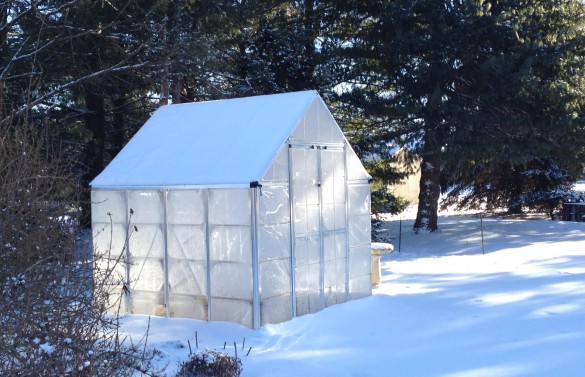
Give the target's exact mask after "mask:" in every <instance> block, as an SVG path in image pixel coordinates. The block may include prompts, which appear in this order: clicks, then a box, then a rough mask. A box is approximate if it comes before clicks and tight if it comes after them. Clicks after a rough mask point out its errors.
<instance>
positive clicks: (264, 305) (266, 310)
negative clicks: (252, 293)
mask: <svg viewBox="0 0 585 377" xmlns="http://www.w3.org/2000/svg"><path fill="white" fill-rule="evenodd" d="M260 318H261V319H262V323H261V324H260V325H265V324H268V323H281V322H284V321H288V320H289V319H291V318H292V300H291V295H290V294H287V295H282V296H277V297H273V298H270V299H263V300H262V302H261V304H260Z"/></svg>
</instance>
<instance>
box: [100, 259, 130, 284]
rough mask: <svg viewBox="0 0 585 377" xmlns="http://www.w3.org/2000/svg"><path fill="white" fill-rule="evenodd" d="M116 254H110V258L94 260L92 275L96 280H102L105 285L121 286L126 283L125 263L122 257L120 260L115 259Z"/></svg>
mask: <svg viewBox="0 0 585 377" xmlns="http://www.w3.org/2000/svg"><path fill="white" fill-rule="evenodd" d="M118 256H119V254H118V255H112V257H111V258H107V257H103V258H99V259H97V260H96V262H95V269H94V276H95V277H96V280H97V281H103V282H105V284H106V285H111V286H122V285H123V284H124V283H126V265H125V264H124V258H122V260H121V262H118V261H117V257H118Z"/></svg>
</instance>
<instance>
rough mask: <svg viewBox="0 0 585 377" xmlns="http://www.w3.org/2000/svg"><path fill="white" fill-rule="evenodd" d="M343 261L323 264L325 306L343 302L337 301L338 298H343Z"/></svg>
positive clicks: (344, 275) (344, 277)
mask: <svg viewBox="0 0 585 377" xmlns="http://www.w3.org/2000/svg"><path fill="white" fill-rule="evenodd" d="M345 271H346V270H345V259H339V260H336V261H328V262H326V263H325V271H324V274H325V275H324V280H325V305H326V306H329V305H333V304H338V303H340V302H343V301H345V299H344V300H343V301H340V300H339V297H340V296H345V293H346V289H345V282H346V273H345Z"/></svg>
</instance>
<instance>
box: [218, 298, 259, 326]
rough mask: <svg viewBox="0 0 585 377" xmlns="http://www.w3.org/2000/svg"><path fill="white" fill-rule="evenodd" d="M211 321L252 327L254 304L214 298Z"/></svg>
mask: <svg viewBox="0 0 585 377" xmlns="http://www.w3.org/2000/svg"><path fill="white" fill-rule="evenodd" d="M211 320H212V321H226V322H235V323H239V324H241V325H244V326H248V327H252V325H253V311H252V302H251V301H241V300H229V299H221V298H213V300H212V301H211Z"/></svg>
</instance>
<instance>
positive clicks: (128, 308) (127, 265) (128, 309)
mask: <svg viewBox="0 0 585 377" xmlns="http://www.w3.org/2000/svg"><path fill="white" fill-rule="evenodd" d="M124 196H125V197H126V224H127V225H126V240H125V245H124V246H126V255H125V256H124V267H125V270H126V279H125V281H124V284H125V285H126V288H128V290H129V291H130V294H128V293H125V298H126V299H125V301H126V313H132V294H133V292H132V290H131V289H130V256H131V254H130V231H131V230H130V229H131V228H130V216H129V213H130V209H131V208H130V192H129V191H128V190H124Z"/></svg>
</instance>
